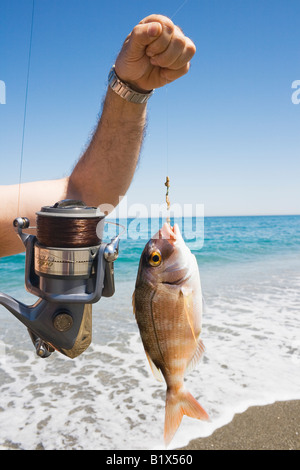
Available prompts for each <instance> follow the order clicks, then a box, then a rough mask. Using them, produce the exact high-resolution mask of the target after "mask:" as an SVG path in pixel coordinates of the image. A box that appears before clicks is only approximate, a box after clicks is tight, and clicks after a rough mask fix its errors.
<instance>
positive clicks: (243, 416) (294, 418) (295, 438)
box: [181, 400, 300, 450]
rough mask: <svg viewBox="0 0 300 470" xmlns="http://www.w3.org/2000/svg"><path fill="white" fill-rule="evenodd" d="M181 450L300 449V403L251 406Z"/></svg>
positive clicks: (296, 401) (294, 401) (288, 402)
mask: <svg viewBox="0 0 300 470" xmlns="http://www.w3.org/2000/svg"><path fill="white" fill-rule="evenodd" d="M181 450H300V400H290V401H282V402H276V403H273V404H271V405H265V406H252V407H250V408H248V410H246V411H245V412H244V413H240V414H236V415H235V416H234V418H233V420H232V421H231V422H230V423H229V424H227V425H226V426H223V427H221V428H219V429H217V430H216V431H215V432H214V433H213V434H212V435H211V436H209V437H206V438H200V439H195V440H193V441H191V442H190V443H189V445H187V446H186V447H183V448H181Z"/></svg>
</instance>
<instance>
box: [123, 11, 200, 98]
mask: <svg viewBox="0 0 300 470" xmlns="http://www.w3.org/2000/svg"><path fill="white" fill-rule="evenodd" d="M195 52H196V47H195V44H194V43H193V41H192V40H191V39H189V38H188V37H186V36H185V35H184V34H183V32H182V31H181V29H180V28H179V27H178V26H176V25H174V23H173V22H172V21H171V20H170V19H169V18H167V17H166V16H162V15H150V16H147V17H146V18H144V19H143V20H142V21H141V22H140V23H139V24H138V25H137V26H135V27H134V28H133V30H132V32H131V33H130V34H129V36H127V38H126V40H125V42H124V44H123V47H122V49H121V51H120V53H119V55H118V57H117V60H116V64H115V70H116V73H117V75H118V76H119V78H120V79H121V80H123V81H124V82H126V83H128V84H129V85H130V86H131V87H132V88H133V89H135V90H136V91H140V92H142V93H143V92H147V91H149V90H152V89H154V88H159V87H162V86H163V85H166V84H167V83H170V82H172V81H174V80H176V79H177V78H179V77H181V76H182V75H184V74H186V73H187V72H188V70H189V68H190V60H191V59H192V57H193V55H194V54H195Z"/></svg>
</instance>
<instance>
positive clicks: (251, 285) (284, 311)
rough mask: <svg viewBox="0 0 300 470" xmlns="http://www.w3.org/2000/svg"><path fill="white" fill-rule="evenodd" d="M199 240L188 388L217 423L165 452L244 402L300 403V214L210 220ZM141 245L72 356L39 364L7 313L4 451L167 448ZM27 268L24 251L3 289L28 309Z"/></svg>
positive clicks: (125, 259) (0, 425)
mask: <svg viewBox="0 0 300 470" xmlns="http://www.w3.org/2000/svg"><path fill="white" fill-rule="evenodd" d="M144 235H145V234H144ZM203 235H204V243H203V239H201V237H200V240H198V242H197V241H196V242H191V243H190V247H191V249H192V251H193V253H194V254H195V256H196V258H197V261H198V265H199V270H200V275H201V282H202V289H203V293H204V297H205V311H204V315H203V329H202V340H203V342H204V344H205V347H206V351H205V354H204V356H203V357H202V360H201V362H200V364H199V365H198V367H197V369H196V370H194V371H193V372H191V373H190V374H189V375H188V376H187V377H186V386H187V388H188V389H189V391H190V392H191V393H192V394H193V395H194V396H195V397H196V398H197V400H198V401H199V402H200V404H201V405H202V406H203V407H204V408H205V409H206V411H207V412H208V413H209V415H210V421H209V422H204V421H199V420H196V419H192V418H188V417H184V418H183V421H182V424H181V426H180V428H179V430H178V432H177V433H176V435H175V438H174V439H173V441H172V443H171V445H170V447H169V448H170V449H174V448H178V447H181V446H184V445H186V444H188V442H189V441H190V440H191V439H194V438H197V437H205V436H208V435H210V434H211V433H212V432H213V431H214V430H215V429H217V428H219V427H220V426H222V425H224V424H226V423H228V422H230V421H231V419H232V418H233V416H234V414H235V413H240V412H242V411H244V410H246V409H247V408H248V407H249V406H252V405H264V404H269V403H273V402H274V401H277V400H291V399H300V295H299V293H300V216H268V217H263V216H260V217H215V218H214V217H207V218H205V223H204V234H203ZM136 238H138V237H136ZM144 238H145V237H141V239H135V240H133V239H132V238H129V237H124V239H122V240H121V243H120V255H119V258H118V260H117V261H116V262H115V275H116V279H115V280H116V293H115V295H114V296H113V297H112V298H107V299H105V298H103V299H101V300H100V301H99V302H98V303H97V304H95V305H93V342H92V344H91V346H90V347H89V348H88V349H87V351H86V352H85V353H83V354H82V355H81V356H79V357H78V358H76V359H69V358H67V357H65V356H63V355H61V354H59V353H57V352H55V353H54V354H52V355H51V356H50V357H49V358H47V359H40V358H38V357H37V356H36V355H35V352H34V351H33V346H32V343H31V340H30V339H29V336H28V334H27V331H26V328H25V327H24V326H23V325H22V324H21V323H19V322H18V321H17V320H16V319H15V318H14V317H13V316H12V315H11V314H10V313H9V312H8V311H7V310H6V309H5V308H4V307H0V321H1V328H0V446H2V448H11V447H13V448H16V449H26V450H30V449H46V450H53V449H66V450H68V449H78V450H80V449H105V450H124V449H126V450H141V449H151V450H153V449H163V448H164V444H163V426H164V405H165V384H163V383H159V382H157V381H156V380H155V379H154V377H153V376H152V373H151V370H150V368H149V365H148V363H147V359H146V357H145V353H144V350H143V346H142V343H141V340H140V336H139V333H138V328H137V325H136V322H135V318H134V315H133V312H132V305H131V296H132V292H133V290H134V284H135V278H136V273H137V268H138V263H139V258H140V255H141V252H142V250H143V247H144V245H145V243H146V240H145V239H144ZM187 244H188V245H189V242H187ZM24 263H25V257H24V254H21V255H16V256H13V257H8V258H3V259H1V260H0V290H1V291H2V292H6V293H8V294H10V295H12V296H14V297H15V298H17V299H19V300H21V301H23V302H26V303H28V304H32V303H34V301H35V300H36V298H35V297H33V296H32V295H31V294H28V293H27V292H26V291H25V289H24Z"/></svg>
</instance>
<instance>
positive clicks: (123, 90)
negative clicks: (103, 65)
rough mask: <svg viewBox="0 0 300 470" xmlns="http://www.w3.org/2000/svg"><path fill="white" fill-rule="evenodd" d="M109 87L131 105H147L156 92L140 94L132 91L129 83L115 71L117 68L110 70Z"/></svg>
mask: <svg viewBox="0 0 300 470" xmlns="http://www.w3.org/2000/svg"><path fill="white" fill-rule="evenodd" d="M108 85H109V86H110V88H111V89H112V90H113V91H114V92H115V93H117V95H119V96H121V97H122V98H124V100H126V101H129V102H131V103H140V104H142V103H147V101H148V100H149V98H150V97H151V96H152V95H153V93H154V90H150V91H149V92H148V93H139V92H138V91H134V90H132V88H130V86H129V85H127V83H125V82H123V81H122V80H121V79H120V78H119V77H118V75H117V74H116V71H115V66H113V67H112V68H111V69H110V72H109V75H108Z"/></svg>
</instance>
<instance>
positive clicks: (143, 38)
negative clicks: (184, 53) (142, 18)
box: [130, 21, 162, 52]
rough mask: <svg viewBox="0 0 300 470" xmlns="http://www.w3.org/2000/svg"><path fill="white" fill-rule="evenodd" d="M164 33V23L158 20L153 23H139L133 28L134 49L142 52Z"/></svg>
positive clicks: (132, 42) (131, 38)
mask: <svg viewBox="0 0 300 470" xmlns="http://www.w3.org/2000/svg"><path fill="white" fill-rule="evenodd" d="M161 33H162V25H161V24H160V23H158V22H157V21H155V22H152V23H145V24H138V25H137V26H135V28H134V29H133V30H132V33H131V36H130V42H131V48H132V51H133V50H135V51H136V52H141V50H143V49H145V47H147V46H149V44H151V43H152V42H153V41H155V40H156V39H157V38H158V37H159V36H160V34H161Z"/></svg>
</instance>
